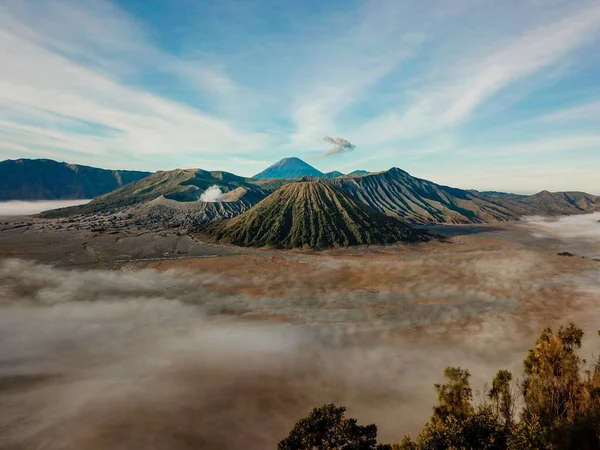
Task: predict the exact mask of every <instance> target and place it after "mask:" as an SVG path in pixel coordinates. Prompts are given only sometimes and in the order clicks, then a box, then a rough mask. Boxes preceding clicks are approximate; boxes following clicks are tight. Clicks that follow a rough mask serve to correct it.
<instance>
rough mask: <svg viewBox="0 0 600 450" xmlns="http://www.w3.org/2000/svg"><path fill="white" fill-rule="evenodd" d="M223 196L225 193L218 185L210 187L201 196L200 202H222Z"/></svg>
mask: <svg viewBox="0 0 600 450" xmlns="http://www.w3.org/2000/svg"><path fill="white" fill-rule="evenodd" d="M222 196H223V191H222V190H221V188H219V186H217V185H216V184H215V185H214V186H211V187H209V188H208V189H207V190H206V191H204V192H203V193H202V195H201V196H200V201H202V202H218V201H219V200H221V197H222Z"/></svg>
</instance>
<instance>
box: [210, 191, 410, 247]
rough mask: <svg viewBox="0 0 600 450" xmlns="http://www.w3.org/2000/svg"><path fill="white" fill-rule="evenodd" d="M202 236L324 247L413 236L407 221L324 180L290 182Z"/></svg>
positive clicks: (246, 243)
mask: <svg viewBox="0 0 600 450" xmlns="http://www.w3.org/2000/svg"><path fill="white" fill-rule="evenodd" d="M201 232H202V234H204V235H206V236H208V237H210V238H212V239H214V240H216V241H218V242H225V243H231V244H234V245H240V246H252V247H263V246H271V247H276V248H297V247H310V248H329V247H337V246H341V247H347V246H351V245H363V244H385V243H392V242H397V241H415V240H418V238H419V236H418V234H417V233H416V232H415V231H413V230H412V229H411V228H410V227H409V226H408V225H406V224H405V223H403V222H401V221H400V220H397V219H395V218H392V217H388V216H386V215H384V214H381V213H378V212H376V211H373V210H372V209H371V208H369V207H367V206H366V205H364V204H362V203H361V202H359V201H357V200H356V199H355V198H353V197H351V196H349V195H348V194H346V193H345V192H344V191H342V190H341V189H339V188H337V187H335V186H332V185H330V184H327V183H318V182H316V183H312V182H300V183H290V184H287V185H285V186H283V187H281V188H280V189H278V190H277V191H276V192H275V193H273V194H271V195H270V196H269V197H267V198H266V199H264V200H263V201H261V202H260V203H258V204H257V205H256V206H254V207H253V208H252V209H250V210H249V211H247V212H245V213H244V214H242V215H240V216H238V217H235V218H233V219H231V220H229V221H223V222H216V223H211V224H209V225H207V226H205V227H203V228H202V229H201Z"/></svg>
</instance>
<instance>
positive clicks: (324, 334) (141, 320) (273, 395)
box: [0, 221, 600, 450]
mask: <svg viewBox="0 0 600 450" xmlns="http://www.w3.org/2000/svg"><path fill="white" fill-rule="evenodd" d="M559 223H562V224H563V225H564V224H565V222H563V221H559ZM529 226H537V225H535V224H534V222H533V221H532V222H531V223H530V224H529ZM564 226H566V227H568V226H569V225H564ZM598 226H600V224H598ZM552 229H554V228H552ZM544 230H546V228H544V225H542V226H540V227H539V229H537V232H538V233H542V232H545V231H544ZM565 239H567V238H565ZM569 239H571V241H573V240H575V238H569ZM585 239H588V237H587V236H586V237H585ZM482 242H483V240H482ZM486 242H487V241H486ZM440 248H441V250H439V249H440ZM365 252H366V251H365ZM375 254H376V256H377V253H376V252H375ZM368 255H369V254H368V253H364V256H361V257H356V258H349V257H345V256H340V257H334V256H331V255H321V256H315V257H314V258H313V257H307V258H305V259H303V258H301V257H300V256H298V257H295V256H290V260H291V261H293V262H294V264H300V265H304V266H306V270H305V271H304V272H302V271H301V270H298V269H297V266H296V265H294V266H293V270H292V275H290V274H289V273H287V274H286V272H284V271H280V272H277V273H275V272H273V273H267V274H263V273H262V272H260V271H251V270H246V269H244V270H243V271H239V270H238V272H237V274H235V273H236V272H234V271H232V272H228V271H226V270H223V271H220V272H218V273H217V272H209V271H207V270H202V269H199V268H196V269H194V270H192V269H191V268H189V269H185V268H181V267H180V268H171V269H169V270H153V269H142V270H138V269H136V268H135V267H134V266H127V265H126V266H124V267H123V268H122V269H121V270H81V269H77V270H75V269H65V268H56V267H52V266H50V265H43V264H38V263H34V262H28V261H22V260H18V259H5V260H2V261H0V342H1V343H2V345H1V346H0V436H1V439H0V448H1V449H3V450H4V449H6V450H8V449H10V450H20V449H41V448H43V449H46V450H59V449H60V450H71V449H73V450H75V449H77V450H100V449H107V448H110V449H116V450H120V449H123V450H124V449H132V448H143V449H148V450H155V449H169V450H179V449H210V450H218V449H244V450H254V449H256V450H259V449H261V450H262V449H268V448H275V446H276V443H277V441H278V440H279V439H281V438H283V437H284V436H285V435H286V434H287V432H288V431H289V429H290V428H291V427H292V425H293V423H294V422H295V420H297V419H298V418H300V417H302V416H304V415H306V414H307V413H308V412H309V411H310V409H311V408H312V407H314V406H317V405H320V404H323V403H327V402H335V403H338V404H342V405H345V406H347V407H348V411H349V414H350V415H352V416H354V417H357V418H358V420H359V422H360V423H373V422H374V423H376V424H377V425H378V426H379V430H380V437H381V439H382V440H383V441H399V440H400V439H401V438H402V436H403V434H404V433H407V432H415V431H416V430H418V429H419V428H421V427H422V426H423V425H424V423H425V422H426V420H427V418H428V416H429V415H430V413H431V407H432V405H433V404H434V402H435V392H434V389H433V383H434V382H439V381H440V379H441V373H442V370H443V368H444V367H446V366H448V365H454V366H462V367H466V368H468V369H469V370H470V371H471V373H472V374H473V385H474V387H475V388H482V387H483V384H484V383H485V382H486V381H489V380H491V378H492V377H493V375H494V373H495V372H496V371H497V370H498V369H500V368H506V369H510V370H512V371H514V372H515V373H519V371H520V368H521V362H522V360H523V358H524V357H525V355H526V351H527V349H528V348H530V347H531V346H532V345H533V342H534V340H535V336H536V335H537V333H539V331H541V329H542V328H543V327H544V326H546V325H548V323H546V321H547V320H552V317H553V314H556V315H557V316H558V319H557V320H556V321H566V320H569V319H574V320H580V319H581V320H583V322H582V325H583V326H585V327H587V328H588V329H591V328H592V327H594V326H597V324H595V323H594V322H595V320H594V319H593V318H594V317H598V316H597V315H596V314H597V313H599V312H600V311H599V309H600V308H598V305H600V266H599V265H597V264H596V263H593V262H592V261H589V260H582V259H576V260H575V259H572V258H561V257H558V256H556V253H555V252H549V253H544V252H542V251H533V250H530V249H528V248H524V247H523V246H522V245H520V244H519V245H516V244H515V245H508V246H506V245H505V244H503V246H498V245H496V244H494V243H492V244H489V248H488V249H487V250H481V249H474V248H471V247H468V246H466V244H456V245H455V244H443V245H442V246H441V247H431V251H430V252H428V251H424V252H422V253H414V254H413V253H401V254H398V255H394V254H392V256H391V257H389V258H387V259H385V258H382V257H379V256H377V257H373V255H372V254H370V255H371V256H369V257H367V256H368ZM553 258H554V259H553ZM296 260H297V261H296ZM199 261H204V263H205V264H210V265H212V266H216V265H217V264H218V260H217V259H215V260H214V261H208V260H199ZM257 261H258V260H257ZM298 261H299V262H298ZM185 262H186V261H183V262H182V264H183V263H185ZM252 264H256V265H257V267H258V265H259V262H256V263H254V262H253V263H252ZM182 267H183V266H182ZM190 267H191V266H190ZM235 269H236V268H235V267H234V268H233V269H232V270H235ZM338 280H345V281H344V283H342V285H343V287H344V288H341V287H340V284H338ZM374 285H377V286H381V288H380V289H377V290H375V289H373V286H374ZM586 317H587V318H588V319H589V320H588V321H587V322H586V320H585V318H586ZM556 321H555V322H556Z"/></svg>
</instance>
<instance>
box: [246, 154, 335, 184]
mask: <svg viewBox="0 0 600 450" xmlns="http://www.w3.org/2000/svg"><path fill="white" fill-rule="evenodd" d="M321 176H323V172H321V171H320V170H317V169H315V168H314V167H313V166H311V165H310V164H307V163H305V162H304V161H302V160H301V159H300V158H284V159H282V160H281V161H278V162H276V163H275V164H273V165H272V166H270V167H268V168H267V169H265V170H263V171H262V172H260V173H257V174H256V175H254V177H252V178H256V179H264V178H282V179H290V178H301V177H321Z"/></svg>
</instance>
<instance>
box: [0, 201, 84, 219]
mask: <svg viewBox="0 0 600 450" xmlns="http://www.w3.org/2000/svg"><path fill="white" fill-rule="evenodd" d="M88 202H89V200H38V201H21V200H14V201H8V202H0V217H10V216H26V215H30V214H39V213H41V212H42V211H48V210H50V209H57V208H66V207H68V206H77V205H85V204H86V203H88Z"/></svg>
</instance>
